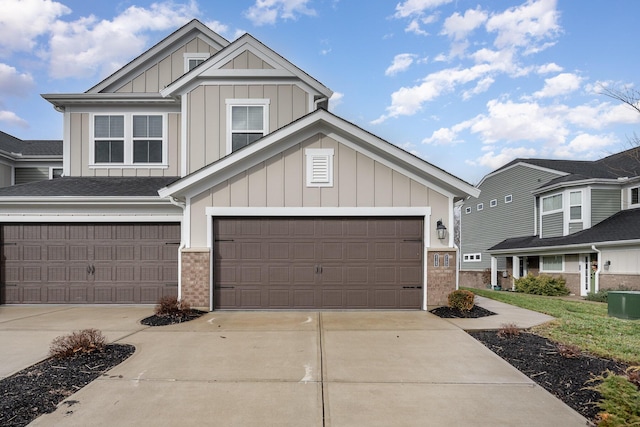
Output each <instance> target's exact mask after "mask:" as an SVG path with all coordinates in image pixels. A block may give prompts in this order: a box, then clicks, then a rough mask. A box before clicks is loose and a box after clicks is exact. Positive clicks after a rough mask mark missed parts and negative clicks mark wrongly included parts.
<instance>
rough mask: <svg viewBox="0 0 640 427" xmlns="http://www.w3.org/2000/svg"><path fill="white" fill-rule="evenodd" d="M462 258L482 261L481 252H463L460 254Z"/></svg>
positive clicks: (470, 260)
mask: <svg viewBox="0 0 640 427" xmlns="http://www.w3.org/2000/svg"><path fill="white" fill-rule="evenodd" d="M462 259H463V260H464V262H480V261H482V254H481V253H476V254H464V255H463V256H462Z"/></svg>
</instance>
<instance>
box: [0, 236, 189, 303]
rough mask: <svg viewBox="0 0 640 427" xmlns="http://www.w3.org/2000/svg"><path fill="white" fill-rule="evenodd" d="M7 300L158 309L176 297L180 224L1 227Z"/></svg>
mask: <svg viewBox="0 0 640 427" xmlns="http://www.w3.org/2000/svg"><path fill="white" fill-rule="evenodd" d="M0 233H1V240H0V241H1V243H2V248H1V249H2V254H1V255H2V261H1V265H0V278H1V283H0V287H1V289H0V290H1V298H2V302H3V303H5V304H18V303H120V304H126V303H156V302H157V301H158V299H159V298H160V297H161V296H164V295H176V294H177V289H178V246H179V243H180V225H179V224H174V223H172V224H155V223H153V224H151V223H149V224H136V223H134V224H120V223H116V224H80V223H77V224H57V223H54V224H3V225H2V226H0Z"/></svg>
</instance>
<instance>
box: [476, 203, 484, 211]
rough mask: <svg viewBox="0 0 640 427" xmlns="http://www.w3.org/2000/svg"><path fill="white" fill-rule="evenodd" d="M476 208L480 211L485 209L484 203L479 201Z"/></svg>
mask: <svg viewBox="0 0 640 427" xmlns="http://www.w3.org/2000/svg"><path fill="white" fill-rule="evenodd" d="M476 209H477V210H478V211H481V210H483V209H484V203H478V206H476Z"/></svg>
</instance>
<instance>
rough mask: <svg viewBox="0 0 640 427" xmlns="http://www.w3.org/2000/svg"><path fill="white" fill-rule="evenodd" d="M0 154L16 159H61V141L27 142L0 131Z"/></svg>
mask: <svg viewBox="0 0 640 427" xmlns="http://www.w3.org/2000/svg"><path fill="white" fill-rule="evenodd" d="M0 152H4V153H6V154H7V155H8V156H10V157H12V158H14V159H16V158H25V157H28V158H34V157H59V158H60V159H62V141H59V140H27V141H23V140H21V139H18V138H16V137H15V136H13V135H9V134H8V133H5V132H2V131H0Z"/></svg>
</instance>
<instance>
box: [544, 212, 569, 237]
mask: <svg viewBox="0 0 640 427" xmlns="http://www.w3.org/2000/svg"><path fill="white" fill-rule="evenodd" d="M563 222H564V214H563V213H562V212H557V213H552V214H549V215H543V216H542V230H541V231H542V236H541V237H542V238H543V239H544V238H547V237H560V236H562V235H563V234H562V231H563Z"/></svg>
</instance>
